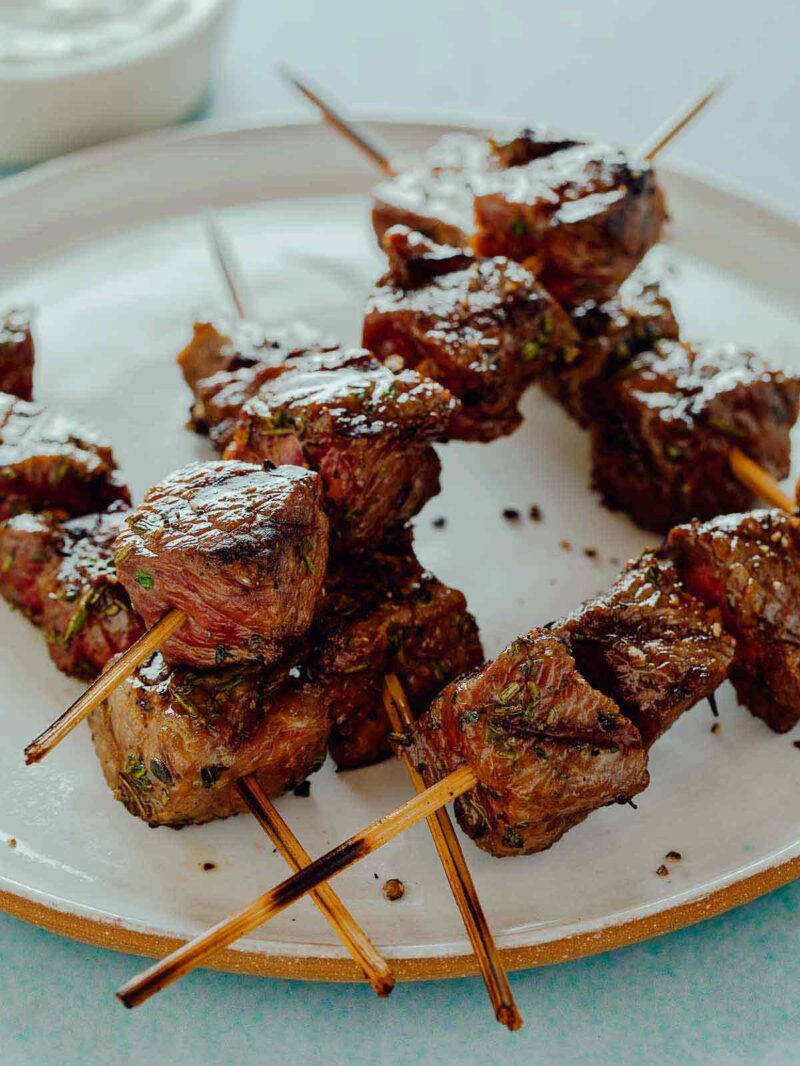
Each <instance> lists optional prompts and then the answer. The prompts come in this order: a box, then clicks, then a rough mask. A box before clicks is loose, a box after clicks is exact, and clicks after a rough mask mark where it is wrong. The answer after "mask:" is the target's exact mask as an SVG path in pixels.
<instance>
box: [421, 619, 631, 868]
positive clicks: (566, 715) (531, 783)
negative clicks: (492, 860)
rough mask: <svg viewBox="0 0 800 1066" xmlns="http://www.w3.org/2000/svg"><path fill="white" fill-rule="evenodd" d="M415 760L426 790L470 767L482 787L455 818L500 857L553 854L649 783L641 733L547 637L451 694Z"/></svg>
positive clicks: (432, 718) (431, 719) (427, 725)
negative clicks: (562, 841) (573, 832)
mask: <svg viewBox="0 0 800 1066" xmlns="http://www.w3.org/2000/svg"><path fill="white" fill-rule="evenodd" d="M413 755H414V759H415V762H416V763H417V764H418V765H419V766H420V769H421V771H422V773H423V774H424V775H425V777H426V779H427V780H428V783H431V782H432V781H433V780H435V779H437V778H440V777H444V776H445V775H446V774H447V773H449V772H451V771H452V770H455V769H456V768H457V767H458V766H460V765H462V764H464V763H466V764H467V765H468V766H469V767H471V768H472V770H473V771H474V773H475V776H476V777H477V778H478V781H479V785H478V787H477V788H476V789H474V790H472V791H471V792H468V793H466V794H465V795H464V796H462V797H460V798H459V799H457V800H456V814H457V816H458V820H459V823H460V824H461V826H462V828H463V829H464V831H465V832H466V833H467V834H468V835H469V836H471V837H472V838H473V839H474V840H475V842H476V843H477V845H478V847H480V848H483V849H484V850H485V851H489V852H491V853H492V854H493V855H525V854H529V853H531V852H534V851H542V850H543V849H545V848H549V847H550V845H551V844H554V843H555V842H556V841H557V840H558V839H559V838H560V837H561V836H563V834H564V833H565V832H566V831H567V830H568V829H570V828H572V826H574V825H577V823H578V822H581V821H583V819H584V818H586V817H587V815H589V814H591V812H592V811H594V810H597V809H598V808H599V807H602V806H605V805H606V804H609V803H615V802H619V801H623V800H627V799H629V798H630V797H631V796H634V795H636V793H637V792H641V791H642V789H644V788H645V787H646V785H647V783H648V773H647V752H646V750H645V748H644V746H643V745H642V740H641V737H640V736H639V731H638V730H637V729H636V727H635V726H634V725H633V724H632V723H631V722H630V721H629V720H628V719H627V718H626V717H625V716H624V715H623V714H622V713H621V712H620V710H619V708H618V707H617V705H616V704H615V703H614V702H613V700H611V699H609V698H608V697H607V696H604V695H602V694H601V693H600V692H598V691H597V690H596V689H593V688H592V687H591V686H590V685H589V683H588V682H587V681H585V680H584V678H583V677H581V675H580V674H579V673H578V670H577V668H576V666H575V660H574V659H573V658H572V656H571V655H570V654H569V652H568V651H567V649H566V647H565V646H564V644H563V642H562V641H561V640H559V639H558V638H557V637H556V636H554V635H553V634H552V633H548V632H547V631H545V630H534V631H533V632H532V633H530V634H529V635H528V636H527V637H521V638H520V639H519V640H515V641H514V643H513V644H511V645H509V647H508V648H506V649H505V651H503V652H502V653H501V654H500V655H499V656H498V657H497V659H495V660H494V662H491V663H489V664H488V665H487V666H485V667H484V668H483V669H481V670H478V671H475V672H474V673H472V674H471V675H469V676H467V677H465V678H463V679H462V680H460V681H455V682H453V683H452V684H450V685H448V686H447V688H446V689H445V690H444V692H443V693H442V694H441V695H440V696H439V697H438V699H436V700H435V701H434V703H433V704H432V705H431V707H430V708H429V710H428V711H427V712H426V713H425V714H424V715H423V716H422V717H421V718H420V719H419V722H418V724H417V728H416V731H415V737H414V745H413Z"/></svg>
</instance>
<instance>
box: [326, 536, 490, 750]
mask: <svg viewBox="0 0 800 1066" xmlns="http://www.w3.org/2000/svg"><path fill="white" fill-rule="evenodd" d="M325 591H326V599H325V605H324V608H323V611H322V615H321V618H320V620H319V622H318V625H317V627H316V628H317V634H316V642H317V645H318V651H317V653H316V655H315V656H314V657H313V658H312V660H311V664H312V665H311V669H312V672H313V674H314V676H315V678H316V679H317V680H318V681H319V682H320V684H321V685H322V687H323V688H324V689H325V692H326V695H327V698H328V700H329V702H330V711H331V719H332V723H333V730H332V732H331V738H330V750H331V754H332V755H333V757H334V759H335V760H336V764H337V766H338V767H339V769H340V770H351V769H354V768H355V767H357V766H367V765H369V764H370V763H374V762H379V761H380V760H381V759H385V758H386V757H387V756H389V755H391V754H392V749H391V746H390V744H389V742H388V733H389V730H390V726H389V721H388V719H387V718H386V715H385V712H384V709H383V697H382V692H383V679H384V677H385V675H386V674H387V673H392V672H393V673H395V674H397V676H398V678H399V679H400V681H401V683H402V685H403V688H404V690H405V693H406V696H407V697H408V701H409V704H410V706H411V709H412V711H413V712H414V713H415V714H419V713H420V712H421V711H422V710H424V709H425V708H426V707H427V706H428V704H429V703H430V702H431V700H432V699H433V697H434V696H435V695H436V693H437V692H439V691H440V689H441V688H442V687H443V686H444V685H445V684H447V682H448V681H452V680H453V678H455V677H458V676H459V674H462V673H464V671H466V670H470V669H472V667H474V666H476V665H477V664H478V663H480V662H481V661H482V660H483V652H482V649H481V643H480V638H479V636H478V627H477V625H476V623H475V619H474V618H473V617H472V615H471V614H470V613H469V612H468V611H467V604H466V600H465V599H464V597H463V595H462V594H461V593H460V592H458V591H457V590H456V589H451V588H448V587H447V586H446V585H443V584H442V583H441V582H440V581H437V580H436V578H435V577H434V576H433V575H432V574H430V573H429V572H428V571H427V570H423V568H422V567H421V566H420V564H419V563H418V562H417V560H416V558H415V557H414V553H413V550H412V549H411V546H410V544H404V545H400V546H397V547H393V548H391V549H386V548H383V549H381V550H379V551H377V552H374V553H372V554H370V555H368V556H364V557H359V556H350V557H344V558H341V559H337V560H336V561H335V563H334V564H333V566H332V568H331V571H330V573H329V576H328V581H327V584H326V590H325Z"/></svg>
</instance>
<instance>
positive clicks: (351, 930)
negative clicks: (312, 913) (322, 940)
mask: <svg viewBox="0 0 800 1066" xmlns="http://www.w3.org/2000/svg"><path fill="white" fill-rule="evenodd" d="M237 788H238V790H239V795H240V796H241V797H242V799H243V800H244V801H245V803H246V804H247V806H248V807H249V808H250V811H251V812H252V813H253V814H254V815H255V816H256V818H257V819H258V822H259V824H260V825H261V827H262V829H264V830H265V832H266V833H267V834H268V835H269V837H270V839H271V840H272V841H273V843H274V844H275V846H276V847H277V849H278V851H279V852H280V853H281V855H282V856H283V858H284V859H285V860H286V862H287V863H288V864H289V866H290V867H291V868H292V869H293V870H294V871H295V872H297V871H298V870H302V869H303V868H304V867H307V866H309V865H310V864H311V856H310V855H309V854H308V852H307V851H306V850H305V848H304V847H303V845H302V844H301V843H300V841H299V840H298V839H297V837H296V836H295V835H294V833H293V832H292V831H291V829H290V828H289V826H288V825H287V824H286V822H285V821H284V820H283V818H281V816H280V814H279V813H278V810H277V808H276V807H275V805H274V803H273V802H272V800H271V799H270V798H269V796H268V795H267V794H266V792H265V791H264V790H263V789H262V787H261V785H260V784H259V783H258V781H257V780H256V779H255V777H253V776H248V777H243V778H242V779H241V780H240V781H238V782H237ZM311 898H312V899H313V901H314V903H315V904H316V905H317V907H318V908H319V910H320V912H321V913H322V915H323V916H324V917H325V919H326V920H327V921H328V923H329V925H330V927H331V929H333V931H334V933H336V935H337V936H338V937H339V939H340V940H341V941H342V943H343V944H344V946H345V947H346V948H347V950H348V951H349V952H350V954H351V956H352V957H353V960H354V962H355V963H356V964H357V965H358V966H359V967H360V969H361V971H362V973H363V974H364V976H365V977H366V978H367V980H368V981H369V982H370V984H371V985H372V987H373V988H374V989H375V992H376V994H377V995H379V996H381V997H384V996H388V995H389V993H390V992H391V991H392V989H393V988H394V974H393V973H392V971H391V970H390V969H389V965H388V963H387V962H386V960H385V959H384V958H383V956H382V955H381V954H380V953H379V952H378V950H377V949H376V948H375V945H374V944H373V943H372V941H371V940H370V939H369V937H368V936H367V934H366V933H365V932H364V930H363V929H362V928H361V927H360V926H359V924H358V923H357V922H356V920H355V918H354V917H353V916H352V914H351V913H350V911H349V910H348V909H347V907H345V905H344V903H343V902H342V901H341V899H339V896H338V895H337V894H336V892H335V891H334V890H333V889H332V888H331V886H330V885H329V884H328V883H327V882H323V883H322V884H321V885H320V886H319V888H315V889H314V890H313V891H312V892H311Z"/></svg>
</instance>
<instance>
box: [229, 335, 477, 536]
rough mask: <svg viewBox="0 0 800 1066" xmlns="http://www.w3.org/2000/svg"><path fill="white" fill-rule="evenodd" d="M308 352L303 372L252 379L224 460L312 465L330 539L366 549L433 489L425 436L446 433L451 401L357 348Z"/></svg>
mask: <svg viewBox="0 0 800 1066" xmlns="http://www.w3.org/2000/svg"><path fill="white" fill-rule="evenodd" d="M309 358H310V359H311V364H310V365H309V368H308V369H304V367H303V366H301V365H300V364H298V365H297V366H295V367H294V368H293V369H292V371H291V373H288V372H287V373H284V374H281V375H280V376H279V377H277V378H275V379H274V380H272V381H269V382H266V383H264V384H263V385H262V386H261V390H260V392H259V394H258V396H256V397H254V398H253V399H252V400H250V401H249V402H248V403H247V404H246V405H245V407H244V408H243V410H242V413H241V415H240V418H239V424H238V426H237V428H236V434H235V436H234V439H233V441H232V443H231V445H230V446H229V448H228V449H227V451H226V452H225V457H226V458H228V459H243V460H246V461H250V462H262V461H263V460H271V461H272V462H273V463H277V464H281V463H296V464H298V465H304V466H308V467H310V468H311V469H312V470H316V471H318V472H319V475H320V477H321V478H322V483H323V486H324V496H325V508H326V510H327V512H328V516H329V518H330V520H331V528H332V533H333V536H334V538H335V540H336V544H337V546H338V547H340V548H342V549H345V548H346V549H348V550H352V549H368V548H372V547H374V546H375V544H377V543H379V542H380V541H381V540H382V539H383V538H384V536H385V535H386V534H387V533H389V532H390V531H391V530H393V529H396V528H399V527H401V526H402V525H403V524H404V523H405V522H407V521H408V519H410V518H412V517H413V516H414V515H415V514H416V513H417V512H418V511H419V510H420V509H421V508H422V506H423V505H424V504H425V503H426V502H427V501H428V500H429V499H430V498H431V496H434V495H435V494H436V493H437V492H438V491H439V469H440V464H439V459H438V457H437V455H436V453H435V451H434V450H433V448H432V447H431V443H430V442H431V441H433V440H441V439H443V438H444V437H445V436H446V434H447V428H448V425H449V423H450V419H451V417H452V415H453V412H454V411H455V410H456V409H457V406H458V402H457V401H456V400H455V399H454V398H453V397H452V396H451V395H450V393H449V392H447V390H446V389H444V388H442V387H441V386H440V385H438V384H437V383H436V382H435V381H431V380H430V379H427V378H423V377H421V376H420V375H419V374H417V373H416V372H415V371H413V370H401V371H399V372H398V373H393V372H392V370H391V369H389V367H388V366H384V365H383V364H382V363H380V362H378V361H377V360H376V359H375V358H374V356H372V355H371V354H370V353H369V352H364V351H363V350H357V351H353V352H341V353H339V355H338V360H337V362H338V365H336V364H335V362H334V360H333V359H332V357H331V358H330V361H329V362H328V364H327V365H326V366H324V367H320V366H319V360H318V359H317V358H316V357H309ZM323 358H325V359H328V358H329V357H323Z"/></svg>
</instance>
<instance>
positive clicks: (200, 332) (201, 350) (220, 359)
mask: <svg viewBox="0 0 800 1066" xmlns="http://www.w3.org/2000/svg"><path fill="white" fill-rule="evenodd" d="M335 347H336V345H335V344H333V343H332V342H331V341H329V340H327V339H325V338H323V337H322V336H321V335H320V334H319V333H317V331H316V330H314V329H312V328H311V327H310V326H307V325H305V323H302V322H296V323H293V324H291V325H288V326H286V327H284V328H283V329H271V330H266V329H265V328H264V327H263V326H259V325H257V324H256V323H255V322H240V321H231V320H230V319H228V318H225V317H220V316H215V317H214V318H209V319H206V320H204V321H200V322H195V324H194V330H193V333H192V339H191V340H190V341H189V343H188V344H187V345H186V347H185V348H184V349H183V350H182V351H181V352H179V354H178V366H180V368H181V371H182V373H183V377H184V380H185V381H186V384H187V385H188V386H189V388H190V389H192V390H193V391H194V389H195V388H196V386H197V385H198V384H199V382H201V381H202V380H204V379H205V378H210V377H213V375H215V374H219V373H221V372H228V371H232V370H239V369H241V368H243V367H254V366H260V365H262V364H266V365H267V366H278V365H279V364H280V363H281V361H282V360H283V359H284V358H286V356H288V355H291V354H298V353H299V352H302V351H324V350H327V349H329V348H335Z"/></svg>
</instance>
